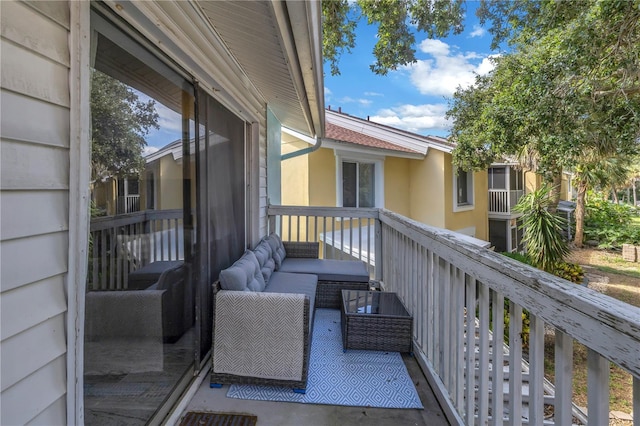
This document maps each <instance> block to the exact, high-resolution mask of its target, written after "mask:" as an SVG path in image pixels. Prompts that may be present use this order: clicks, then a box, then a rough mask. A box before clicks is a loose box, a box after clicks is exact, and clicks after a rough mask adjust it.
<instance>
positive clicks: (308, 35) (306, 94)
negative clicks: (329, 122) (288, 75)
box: [286, 0, 325, 138]
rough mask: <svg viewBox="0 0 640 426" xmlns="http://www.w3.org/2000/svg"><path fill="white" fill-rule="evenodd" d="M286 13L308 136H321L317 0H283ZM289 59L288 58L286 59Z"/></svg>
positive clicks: (321, 81) (321, 78)
mask: <svg viewBox="0 0 640 426" xmlns="http://www.w3.org/2000/svg"><path fill="white" fill-rule="evenodd" d="M286 5H287V13H288V15H289V20H290V28H291V33H292V36H293V39H294V41H295V49H296V52H295V53H296V56H297V59H298V62H297V63H298V64H299V66H300V68H299V70H296V71H297V73H299V75H300V76H301V77H302V82H303V85H304V87H303V88H302V89H303V92H300V93H299V96H300V98H301V99H302V100H303V101H304V102H306V103H307V106H305V110H307V111H309V112H310V114H311V116H310V117H309V119H310V120H311V122H312V125H313V129H312V130H314V132H312V133H311V135H310V136H315V137H320V138H322V137H324V128H325V126H324V123H325V110H324V69H323V65H324V63H323V59H322V8H321V1H320V0H312V1H299V0H287V1H286ZM290 63H291V62H290Z"/></svg>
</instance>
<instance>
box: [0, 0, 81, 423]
mask: <svg viewBox="0 0 640 426" xmlns="http://www.w3.org/2000/svg"><path fill="white" fill-rule="evenodd" d="M0 15H1V16H2V18H1V19H2V26H1V28H2V29H1V34H2V45H1V50H2V56H1V66H2V83H1V87H2V92H1V103H2V117H1V120H2V122H1V126H0V136H1V138H2V157H1V176H2V181H1V182H2V184H1V188H2V189H1V191H0V204H1V206H2V211H1V214H0V216H1V221H2V235H1V236H0V239H1V243H0V250H1V253H2V257H1V264H2V271H1V276H0V292H1V295H0V299H1V306H0V311H1V315H2V316H1V321H0V326H1V334H0V335H1V337H0V338H1V340H0V358H1V359H2V371H1V373H0V377H1V384H2V392H1V399H2V413H1V415H0V424H3V425H15V424H27V423H37V424H50V425H54V424H57V425H59V424H66V423H67V418H66V390H67V387H66V377H67V340H73V339H74V336H68V335H67V330H66V312H67V291H66V281H67V272H68V253H69V232H68V231H69V220H70V219H69V186H70V177H69V169H70V164H69V163H70V151H69V143H70V129H69V127H70V125H69V123H70V96H69V93H70V91H69V69H70V52H69V30H70V10H69V4H68V3H67V2H62V1H61V2H32V3H29V4H25V3H17V2H9V1H2V2H0Z"/></svg>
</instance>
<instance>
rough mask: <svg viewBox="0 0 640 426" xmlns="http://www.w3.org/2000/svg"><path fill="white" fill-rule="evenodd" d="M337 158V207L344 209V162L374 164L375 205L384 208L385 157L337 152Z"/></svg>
mask: <svg viewBox="0 0 640 426" xmlns="http://www.w3.org/2000/svg"><path fill="white" fill-rule="evenodd" d="M334 152H335V156H336V206H337V207H344V206H343V204H342V203H343V200H342V162H343V161H347V162H352V163H368V164H373V165H374V167H373V169H374V174H375V205H374V207H377V208H383V207H384V157H380V156H377V155H368V154H357V156H356V155H354V153H350V152H341V151H338V150H335V151H334Z"/></svg>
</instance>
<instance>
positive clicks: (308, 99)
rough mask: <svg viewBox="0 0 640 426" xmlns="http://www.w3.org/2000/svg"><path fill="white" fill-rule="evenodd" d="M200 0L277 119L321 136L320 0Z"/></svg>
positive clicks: (213, 24) (290, 126)
mask: <svg viewBox="0 0 640 426" xmlns="http://www.w3.org/2000/svg"><path fill="white" fill-rule="evenodd" d="M198 5H199V6H200V8H201V9H202V11H203V12H204V14H205V16H206V17H207V19H208V20H209V22H210V23H211V25H212V27H213V28H214V29H215V31H216V33H217V34H218V35H219V37H220V38H221V40H222V41H223V42H224V44H225V45H226V46H227V47H228V49H229V51H230V53H231V54H232V55H233V56H234V58H235V59H236V61H237V63H238V65H239V66H240V67H241V68H242V70H243V71H244V73H245V74H246V76H247V77H248V78H249V80H250V81H251V82H252V83H253V84H254V86H255V87H256V89H257V90H258V91H259V92H260V93H261V94H262V96H263V97H264V99H265V101H266V102H267V104H268V105H269V108H270V109H271V111H272V112H273V113H274V115H275V116H276V117H277V118H278V120H279V121H280V122H281V123H282V124H283V125H284V126H286V127H289V128H291V129H294V130H297V131H299V132H302V133H304V134H308V135H310V136H322V133H323V129H324V113H323V112H324V95H323V93H324V88H323V82H322V60H321V55H320V50H319V49H320V40H321V39H320V36H319V28H320V16H319V13H317V12H318V10H319V5H318V4H317V2H300V1H293V2H291V1H288V2H269V1H215V0H214V1H202V0H201V1H198Z"/></svg>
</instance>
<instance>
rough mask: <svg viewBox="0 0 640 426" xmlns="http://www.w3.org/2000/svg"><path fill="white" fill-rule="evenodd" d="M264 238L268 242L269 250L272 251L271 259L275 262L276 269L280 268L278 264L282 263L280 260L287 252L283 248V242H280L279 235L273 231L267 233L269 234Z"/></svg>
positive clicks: (282, 259)
mask: <svg viewBox="0 0 640 426" xmlns="http://www.w3.org/2000/svg"><path fill="white" fill-rule="evenodd" d="M266 240H267V241H268V242H269V245H270V246H271V251H272V252H273V260H274V261H275V263H276V271H277V270H279V269H280V265H282V262H283V261H284V259H285V258H286V257H287V252H286V251H285V249H284V244H283V243H282V240H281V239H280V236H279V235H278V234H276V233H275V232H272V233H271V234H269V236H268V237H266Z"/></svg>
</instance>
